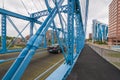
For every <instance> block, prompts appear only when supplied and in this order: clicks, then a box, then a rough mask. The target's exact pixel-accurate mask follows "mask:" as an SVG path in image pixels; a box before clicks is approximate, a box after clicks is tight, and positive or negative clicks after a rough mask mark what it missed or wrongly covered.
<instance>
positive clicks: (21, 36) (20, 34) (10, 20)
mask: <svg viewBox="0 0 120 80" xmlns="http://www.w3.org/2000/svg"><path fill="white" fill-rule="evenodd" d="M7 19H8V20H9V22H10V23H11V24H12V26H13V27H14V28H15V30H16V31H17V32H18V33H19V34H20V36H21V37H22V39H23V40H24V41H26V39H25V38H24V37H23V35H22V34H21V33H20V31H19V30H18V28H17V26H16V25H15V24H14V23H13V21H12V20H11V18H10V17H8V16H7Z"/></svg>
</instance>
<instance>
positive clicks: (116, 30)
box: [108, 0, 120, 45]
mask: <svg viewBox="0 0 120 80" xmlns="http://www.w3.org/2000/svg"><path fill="white" fill-rule="evenodd" d="M108 30H109V31H108V44H109V45H120V0H113V1H112V2H111V4H110V5H109V28H108Z"/></svg>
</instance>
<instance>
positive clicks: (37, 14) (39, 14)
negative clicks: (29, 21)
mask: <svg viewBox="0 0 120 80" xmlns="http://www.w3.org/2000/svg"><path fill="white" fill-rule="evenodd" d="M46 4H47V7H49V6H48V5H49V4H48V2H47V3H46ZM51 9H52V8H51ZM59 11H60V12H61V13H67V11H68V6H67V5H63V6H61V7H60V8H59ZM32 15H33V17H34V18H35V19H39V18H40V17H43V16H47V15H49V11H48V10H43V11H40V12H35V13H32Z"/></svg>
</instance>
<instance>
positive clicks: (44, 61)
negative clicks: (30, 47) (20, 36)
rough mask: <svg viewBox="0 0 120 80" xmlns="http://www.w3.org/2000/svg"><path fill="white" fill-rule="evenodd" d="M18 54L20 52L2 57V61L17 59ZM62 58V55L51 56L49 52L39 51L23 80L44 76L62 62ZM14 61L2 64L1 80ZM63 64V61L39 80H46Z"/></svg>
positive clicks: (0, 57)
mask: <svg viewBox="0 0 120 80" xmlns="http://www.w3.org/2000/svg"><path fill="white" fill-rule="evenodd" d="M18 54H19V52H18V53H17V52H16V53H10V54H5V55H0V59H9V58H13V57H17V56H18ZM62 58H63V55H62V54H50V53H48V52H47V50H38V51H37V52H36V54H35V55H34V56H33V58H32V61H31V62H30V64H29V66H28V67H27V69H26V70H25V72H24V74H23V76H22V78H21V80H34V79H35V78H37V77H38V76H40V74H42V73H43V72H45V71H46V70H47V69H49V68H50V67H52V66H53V65H54V64H55V63H57V62H58V61H60V60H61V59H62ZM13 61H14V60H11V61H8V62H5V63H2V64H0V80H1V79H2V77H3V76H4V74H5V73H6V71H7V70H8V69H9V67H10V65H11V64H12V63H13ZM62 62H63V61H61V62H60V63H59V64H57V65H56V66H55V67H53V68H52V70H50V71H49V72H47V73H46V74H45V75H43V76H41V77H40V78H39V80H44V79H45V78H46V77H47V76H48V75H49V74H50V73H51V72H52V71H53V70H55V69H56V68H57V67H58V66H59V65H60V64H61V63H62Z"/></svg>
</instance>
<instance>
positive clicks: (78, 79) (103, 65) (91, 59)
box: [67, 45, 120, 80]
mask: <svg viewBox="0 0 120 80" xmlns="http://www.w3.org/2000/svg"><path fill="white" fill-rule="evenodd" d="M67 80H120V70H119V69H117V68H116V67H114V66H113V65H112V64H110V63H109V62H107V61H106V60H105V59H103V58H102V57H100V56H99V55H98V54H97V53H96V52H95V51H94V50H93V49H91V48H90V47H89V46H88V45H85V47H84V49H83V51H82V52H81V54H80V56H79V58H78V60H77V62H76V64H75V66H74V68H73V70H72V72H71V73H70V75H69V76H68V78H67Z"/></svg>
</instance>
